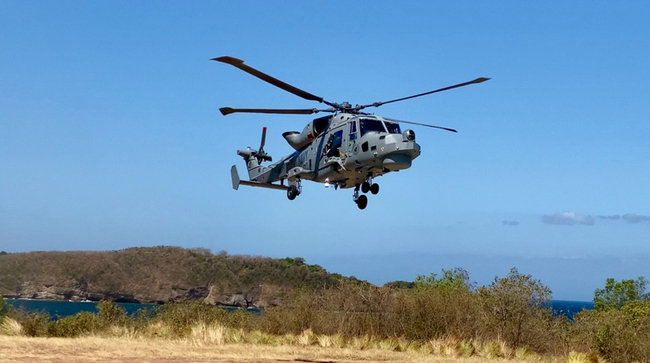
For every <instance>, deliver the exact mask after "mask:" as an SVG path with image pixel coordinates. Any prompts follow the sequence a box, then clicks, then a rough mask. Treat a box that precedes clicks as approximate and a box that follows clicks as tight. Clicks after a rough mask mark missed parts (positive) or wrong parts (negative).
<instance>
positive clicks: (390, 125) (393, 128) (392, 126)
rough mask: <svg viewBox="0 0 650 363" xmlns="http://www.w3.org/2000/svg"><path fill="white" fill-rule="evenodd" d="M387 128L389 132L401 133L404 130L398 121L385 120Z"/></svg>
mask: <svg viewBox="0 0 650 363" xmlns="http://www.w3.org/2000/svg"><path fill="white" fill-rule="evenodd" d="M385 124H386V128H387V129H388V133H389V134H401V133H402V130H400V128H399V124H398V123H396V122H388V121H386V122H385Z"/></svg>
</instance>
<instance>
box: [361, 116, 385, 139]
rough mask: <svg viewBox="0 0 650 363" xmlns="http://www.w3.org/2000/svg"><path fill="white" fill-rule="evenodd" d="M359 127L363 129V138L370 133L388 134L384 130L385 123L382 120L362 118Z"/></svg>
mask: <svg viewBox="0 0 650 363" xmlns="http://www.w3.org/2000/svg"><path fill="white" fill-rule="evenodd" d="M359 126H360V128H361V137H363V135H365V134H367V133H368V132H377V133H380V134H381V133H386V129H385V128H384V123H383V122H381V121H380V120H375V119H371V118H362V119H361V120H359Z"/></svg>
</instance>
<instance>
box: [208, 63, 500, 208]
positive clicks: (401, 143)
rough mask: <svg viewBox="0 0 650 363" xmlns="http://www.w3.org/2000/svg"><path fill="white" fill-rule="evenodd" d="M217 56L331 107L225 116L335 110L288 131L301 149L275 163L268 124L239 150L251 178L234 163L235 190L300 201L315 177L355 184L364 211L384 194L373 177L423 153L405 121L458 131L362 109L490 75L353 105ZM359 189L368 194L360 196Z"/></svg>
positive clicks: (326, 181) (247, 110)
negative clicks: (256, 143) (254, 145)
mask: <svg viewBox="0 0 650 363" xmlns="http://www.w3.org/2000/svg"><path fill="white" fill-rule="evenodd" d="M211 60H214V61H217V62H222V63H226V64H230V65H232V66H234V67H237V68H239V69H240V70H242V71H244V72H246V73H249V74H251V75H253V76H255V77H257V78H259V79H261V80H263V81H265V82H268V83H270V84H272V85H274V86H276V87H278V88H281V89H283V90H285V91H287V92H289V93H292V94H294V95H296V96H299V97H302V98H304V99H306V100H309V101H316V102H319V103H323V104H325V105H327V106H329V108H325V109H316V108H311V109H265V108H230V107H223V108H220V109H219V110H220V111H221V114H222V115H224V116H227V115H230V114H232V113H265V114H284V115H311V114H315V113H319V112H327V113H330V114H331V115H327V116H323V117H319V118H316V119H313V120H312V121H311V122H309V123H308V124H307V125H306V126H305V128H304V129H303V130H302V132H298V131H287V132H285V133H283V134H282V136H283V137H284V138H285V140H287V142H288V143H289V145H291V147H293V148H294V149H295V152H294V153H292V154H291V155H287V156H284V157H283V158H282V159H280V161H278V162H276V163H274V164H271V165H269V166H262V165H261V164H262V162H264V161H268V162H271V161H272V157H271V156H270V155H268V154H267V153H266V151H264V144H265V141H266V127H264V128H263V129H262V141H261V143H260V147H259V149H257V150H254V149H251V148H250V147H249V148H247V149H245V150H238V151H237V154H238V155H239V156H241V157H242V158H244V161H245V162H246V167H247V168H248V176H249V180H241V179H240V177H239V173H238V172H237V167H236V166H235V165H233V166H232V168H231V169H230V171H231V176H232V186H233V188H234V189H235V190H237V189H238V188H239V186H240V185H247V186H252V187H261V188H270V189H279V190H285V191H286V193H287V198H289V200H294V199H295V198H296V197H297V196H298V195H300V194H301V193H302V183H301V182H302V180H311V181H314V182H318V183H324V184H325V186H326V187H329V186H333V187H334V189H338V188H343V189H347V188H354V193H353V199H354V202H355V203H356V205H357V207H358V208H359V209H365V208H366V206H367V205H368V197H367V196H366V195H365V194H366V193H368V192H370V193H372V194H377V193H378V192H379V185H378V184H377V183H375V182H374V181H373V180H374V178H377V177H379V176H382V175H384V174H386V173H390V172H396V171H400V170H404V169H408V168H409V167H411V162H412V161H413V159H415V158H417V157H418V156H419V155H420V145H418V144H417V143H416V142H415V132H414V131H413V130H410V129H407V130H404V131H402V130H401V128H400V124H412V125H418V126H425V127H431V128H435V129H441V130H446V131H450V132H456V130H454V129H450V128H446V127H441V126H434V125H429V124H423V123H417V122H411V121H404V120H397V119H392V118H387V117H381V116H378V115H374V114H370V113H366V112H362V110H364V109H366V108H368V107H379V106H382V105H385V104H388V103H393V102H399V101H404V100H408V99H411V98H416V97H421V96H425V95H429V94H433V93H437V92H442V91H446V90H450V89H453V88H458V87H463V86H467V85H470V84H476V83H481V82H485V81H487V80H489V79H490V78H484V77H481V78H477V79H475V80H472V81H469V82H464V83H459V84H456V85H453V86H449V87H444V88H439V89H436V90H433V91H429V92H424V93H419V94H416V95H412V96H407V97H402V98H397V99H393V100H390V101H383V102H374V103H371V104H367V105H356V106H354V107H352V105H351V104H350V103H348V102H342V103H334V102H329V101H326V100H325V99H323V98H322V97H319V96H316V95H313V94H311V93H309V92H306V91H303V90H301V89H299V88H296V87H294V86H292V85H290V84H287V83H284V82H282V81H280V80H278V79H276V78H273V77H271V76H269V75H267V74H265V73H262V72H260V71H259V70H257V69H254V68H252V67H250V66H248V65H246V64H244V61H242V60H240V59H237V58H233V57H229V56H223V57H217V58H212V59H211ZM285 181H286V185H285ZM359 191H361V192H362V193H363V194H361V195H360V194H359Z"/></svg>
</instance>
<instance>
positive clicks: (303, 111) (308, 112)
mask: <svg viewBox="0 0 650 363" xmlns="http://www.w3.org/2000/svg"><path fill="white" fill-rule="evenodd" d="M219 111H221V114H222V115H224V116H227V115H230V114H231V113H274V114H282V115H311V114H314V113H318V112H334V111H333V110H317V109H315V108H310V109H274V108H231V107H222V108H220V109H219Z"/></svg>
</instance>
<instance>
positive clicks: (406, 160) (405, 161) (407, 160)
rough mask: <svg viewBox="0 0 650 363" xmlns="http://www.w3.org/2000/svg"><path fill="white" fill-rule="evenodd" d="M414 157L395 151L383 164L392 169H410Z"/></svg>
mask: <svg viewBox="0 0 650 363" xmlns="http://www.w3.org/2000/svg"><path fill="white" fill-rule="evenodd" d="M412 161H413V158H412V157H411V155H409V154H406V153H394V154H391V155H388V156H386V157H385V158H384V162H383V166H384V168H386V169H388V170H390V171H397V170H403V169H408V168H410V167H411V162H412Z"/></svg>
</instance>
